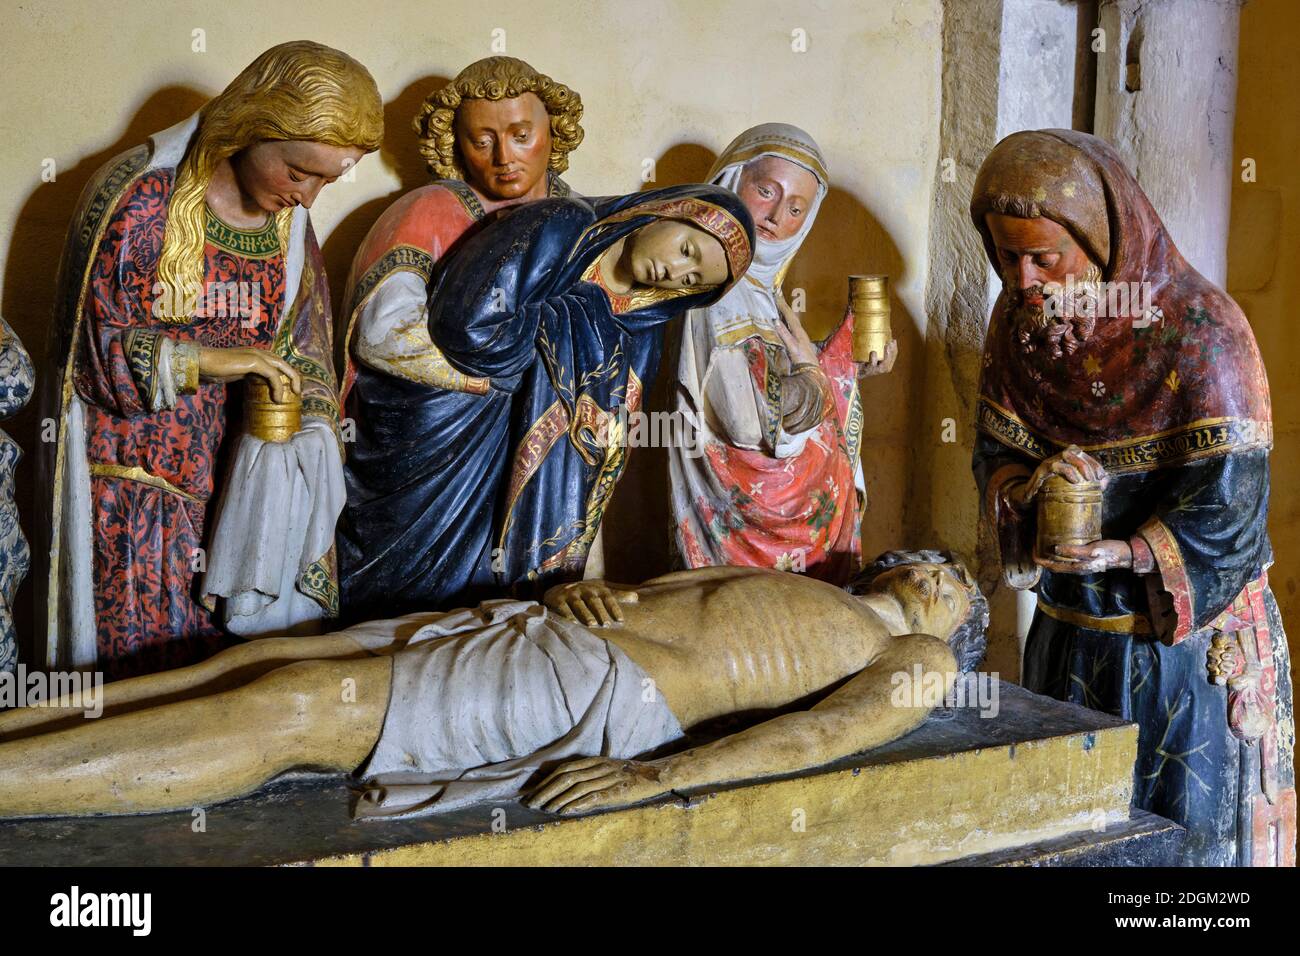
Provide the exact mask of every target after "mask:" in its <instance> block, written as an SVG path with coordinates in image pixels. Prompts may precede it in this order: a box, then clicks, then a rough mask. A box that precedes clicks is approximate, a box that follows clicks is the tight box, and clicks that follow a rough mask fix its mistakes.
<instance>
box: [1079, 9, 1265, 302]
mask: <svg viewBox="0 0 1300 956" xmlns="http://www.w3.org/2000/svg"><path fill="white" fill-rule="evenodd" d="M1240 13H1241V0H1102V2H1101V7H1100V23H1099V26H1100V27H1101V29H1102V30H1103V31H1104V38H1105V43H1106V49H1105V51H1104V52H1099V53H1098V60H1097V99H1096V113H1095V118H1094V132H1096V134H1097V135H1098V136H1100V137H1102V138H1103V139H1106V140H1108V141H1109V142H1111V143H1113V144H1114V145H1115V146H1116V147H1117V148H1118V149H1119V151H1120V153H1121V154H1122V155H1123V156H1124V158H1125V160H1126V161H1127V162H1128V164H1129V168H1130V169H1131V170H1132V171H1133V173H1134V174H1135V175H1136V176H1137V180H1138V182H1139V183H1140V184H1141V186H1142V188H1143V189H1144V190H1145V191H1146V194H1147V195H1148V196H1149V197H1150V199H1151V202H1152V203H1153V204H1154V205H1155V207H1156V211H1157V212H1158V213H1159V214H1160V218H1161V219H1163V220H1164V223H1165V225H1166V226H1167V227H1168V229H1169V233H1170V235H1171V236H1173V239H1174V242H1175V243H1176V244H1177V246H1178V248H1179V250H1180V251H1181V252H1182V253H1183V255H1184V256H1185V257H1186V259H1187V261H1188V262H1190V263H1191V264H1192V266H1193V267H1195V268H1196V270H1197V271H1199V272H1200V273H1201V274H1202V275H1204V276H1205V277H1206V278H1207V279H1209V280H1210V281H1212V282H1214V283H1217V284H1218V285H1220V286H1222V285H1224V284H1225V282H1226V280H1227V255H1228V210H1229V202H1230V198H1231V192H1232V174H1233V157H1232V125H1233V116H1234V113H1235V109H1234V107H1235V103H1236V97H1237V31H1238V21H1239V18H1240Z"/></svg>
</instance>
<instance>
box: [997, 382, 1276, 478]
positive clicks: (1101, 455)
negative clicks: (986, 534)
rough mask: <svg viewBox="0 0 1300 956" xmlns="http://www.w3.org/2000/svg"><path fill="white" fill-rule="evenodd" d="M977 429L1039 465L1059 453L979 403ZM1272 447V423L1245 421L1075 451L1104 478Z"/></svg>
mask: <svg viewBox="0 0 1300 956" xmlns="http://www.w3.org/2000/svg"><path fill="white" fill-rule="evenodd" d="M976 428H977V429H978V430H979V431H981V432H983V433H984V434H986V435H988V436H989V437H990V438H993V439H995V440H997V441H999V442H1001V443H1002V444H1004V445H1006V446H1007V447H1008V448H1012V449H1014V450H1016V451H1020V452H1023V453H1025V454H1027V455H1029V456H1031V457H1033V458H1038V459H1040V460H1041V459H1044V458H1048V457H1050V456H1051V455H1053V454H1055V453H1056V451H1058V450H1059V448H1060V447H1064V446H1060V445H1059V443H1057V442H1054V441H1052V440H1051V439H1048V438H1046V437H1044V436H1042V435H1039V434H1038V433H1037V432H1035V431H1034V430H1033V429H1032V428H1030V427H1029V426H1028V425H1026V424H1025V423H1024V422H1023V421H1021V420H1020V418H1019V417H1018V416H1017V415H1016V414H1015V413H1013V412H1011V411H1009V410H1007V409H1005V408H1003V407H1002V406H1001V405H999V404H998V403H997V402H993V401H990V400H989V399H988V398H981V399H980V401H979V408H978V411H977V412H976ZM1272 446H1273V423H1272V422H1266V421H1255V420H1254V419H1247V418H1205V419H1201V420H1200V421H1196V422H1191V423H1189V424H1187V425H1179V426H1178V427H1176V428H1169V429H1166V430H1164V431H1160V432H1156V433H1154V434H1151V435H1138V436H1135V437H1133V438H1126V439H1123V440H1121V441H1112V442H1101V443H1098V444H1092V445H1080V446H1079V447H1080V448H1082V449H1083V450H1084V451H1086V452H1087V453H1088V454H1089V455H1092V456H1093V457H1094V458H1096V459H1097V460H1098V461H1100V462H1101V464H1102V467H1104V468H1105V469H1106V470H1107V471H1108V472H1111V473H1112V474H1115V473H1127V472H1143V471H1152V470H1154V469H1156V468H1165V467H1171V466H1175V465H1184V464H1187V463H1189V462H1193V461H1199V460H1200V459H1202V458H1209V457H1214V456H1217V455H1226V454H1232V453H1237V452H1244V451H1251V450H1254V449H1260V448H1262V449H1268V448H1271V447H1272Z"/></svg>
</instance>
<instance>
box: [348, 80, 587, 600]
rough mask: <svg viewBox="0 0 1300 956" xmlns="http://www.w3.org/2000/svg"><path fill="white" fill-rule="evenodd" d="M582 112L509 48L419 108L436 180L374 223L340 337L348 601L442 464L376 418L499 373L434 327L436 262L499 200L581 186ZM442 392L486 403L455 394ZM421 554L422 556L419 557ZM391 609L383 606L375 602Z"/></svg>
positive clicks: (439, 589)
mask: <svg viewBox="0 0 1300 956" xmlns="http://www.w3.org/2000/svg"><path fill="white" fill-rule="evenodd" d="M581 118H582V99H581V97H579V95H578V94H577V93H576V92H574V91H573V90H571V89H569V88H568V87H567V86H564V85H563V84H562V83H557V82H555V81H554V80H552V79H551V78H550V77H549V76H546V75H544V74H541V73H538V72H537V71H536V70H534V69H533V68H532V67H531V66H529V65H528V64H527V63H524V62H523V61H522V60H517V59H514V58H512V57H505V56H495V57H488V58H487V59H483V60H479V61H477V62H475V63H472V64H471V65H470V66H468V67H466V68H465V69H464V70H462V71H461V72H460V74H459V75H457V77H456V78H455V79H454V80H452V81H451V82H450V83H449V84H447V86H446V87H444V88H442V89H440V90H437V91H436V92H434V93H433V94H432V95H430V96H429V98H428V99H427V100H426V101H425V104H424V107H423V109H422V110H421V112H420V114H419V115H418V116H417V117H416V118H415V128H416V131H417V132H418V133H419V135H420V149H421V152H422V154H423V155H424V157H425V158H426V160H427V161H428V165H429V171H430V172H431V173H432V174H433V176H434V177H435V179H436V181H435V182H433V183H430V184H429V185H427V186H421V187H420V188H418V189H414V190H412V191H411V192H409V193H407V194H406V195H404V196H402V197H401V198H400V199H398V200H397V202H395V203H393V205H392V206H390V207H389V208H388V209H387V210H385V212H384V213H383V215H382V216H380V217H379V219H378V220H377V221H376V222H375V225H374V226H373V227H372V228H371V230H370V233H369V234H368V235H367V236H366V239H365V241H364V242H363V243H362V244H361V247H360V248H359V249H358V251H357V254H356V258H355V259H354V261H353V264H352V272H351V275H350V277H349V282H348V292H347V294H346V297H345V302H346V303H347V307H346V310H345V315H344V318H343V322H344V326H343V331H342V333H341V334H340V336H339V369H340V376H341V379H342V383H343V407H344V413H345V415H346V417H348V418H349V419H351V421H352V422H353V423H354V424H355V435H354V436H353V441H352V442H350V443H349V446H348V455H347V462H346V465H345V473H346V479H347V485H348V496H347V498H348V500H347V505H346V507H345V510H344V515H343V519H342V522H341V524H340V529H339V534H340V542H341V551H340V559H341V572H342V577H343V592H344V594H343V602H344V605H345V608H346V610H347V611H348V612H349V614H351V615H352V616H355V615H356V614H357V613H362V612H365V611H366V609H365V608H364V607H363V606H362V605H364V604H365V603H367V602H368V601H369V599H370V598H371V597H372V596H375V595H376V594H377V593H378V592H375V591H374V590H373V589H372V588H371V587H370V585H369V583H367V582H368V581H369V579H370V578H373V577H374V576H375V575H376V574H377V573H378V574H380V575H381V576H382V573H383V572H382V568H383V566H384V565H386V564H388V563H391V562H393V561H394V560H402V559H401V557H400V555H401V549H403V548H404V547H406V546H407V541H408V540H409V536H410V534H412V533H415V532H414V531H409V532H406V533H405V534H403V532H404V531H406V529H402V528H400V527H399V526H397V525H394V524H393V523H392V522H391V521H389V520H388V519H387V518H386V517H385V515H386V514H387V513H388V512H389V511H390V508H391V506H393V505H394V504H397V505H399V506H400V503H401V499H402V498H404V497H405V496H406V495H407V494H408V489H407V483H408V482H411V483H414V484H415V485H417V486H418V485H419V484H420V483H421V481H422V477H423V476H422V475H421V474H420V472H419V468H420V467H422V466H423V467H428V466H430V464H431V463H430V462H429V461H427V460H423V461H422V460H420V459H418V458H415V457H408V456H407V455H406V454H405V451H406V448H407V444H406V442H402V443H400V444H398V445H396V446H395V445H393V444H391V442H390V440H391V438H392V435H391V434H388V433H383V434H380V433H379V432H377V431H376V429H375V427H374V426H375V423H376V422H377V421H378V420H380V419H385V418H389V417H391V416H393V415H396V414H400V413H401V407H400V406H401V400H400V399H396V398H395V394H396V393H402V394H403V395H405V396H409V397H410V399H411V400H412V401H414V402H415V403H416V404H421V403H426V402H435V401H438V400H439V399H438V397H439V396H441V395H443V393H446V392H456V393H459V394H460V395H464V396H478V400H479V402H481V403H484V404H485V403H486V402H487V401H488V400H487V398H486V397H485V396H486V395H487V384H486V382H485V381H483V380H481V379H476V378H474V377H473V376H470V375H467V374H465V373H464V372H462V371H460V370H459V369H457V368H456V367H454V366H453V365H452V364H451V363H450V362H449V361H448V360H447V358H446V356H445V355H443V353H442V351H441V349H439V347H438V346H437V345H436V344H435V343H434V341H433V339H432V338H431V337H430V335H429V321H428V318H429V316H428V283H429V280H430V277H431V276H432V274H433V271H434V267H435V266H436V265H437V263H438V261H439V260H440V259H441V258H442V257H443V256H444V255H445V254H447V253H448V252H449V251H450V250H452V249H453V248H455V247H457V245H458V244H459V243H460V242H461V241H462V240H463V239H464V238H465V237H466V236H467V235H468V234H470V233H471V232H472V231H473V230H474V229H476V228H477V227H478V226H480V225H482V224H483V223H485V222H486V221H487V220H488V219H489V218H490V217H491V214H492V213H493V212H494V211H496V210H497V209H500V208H503V207H506V206H511V205H517V204H519V203H523V202H529V201H532V200H534V199H541V198H544V197H547V196H552V197H555V196H568V195H569V194H570V189H569V187H568V185H567V184H566V183H565V182H564V180H562V179H561V178H560V174H561V173H562V172H564V170H565V169H567V168H568V163H569V159H568V156H569V153H570V152H571V151H572V150H573V149H575V148H576V147H577V146H578V145H579V144H580V143H581V142H582V136H583V131H582V126H581V125H580V120H581ZM395 401H396V402H397V405H396V406H394V402H395ZM442 401H444V402H458V401H466V402H471V403H472V402H474V399H471V398H466V399H457V398H454V397H452V396H445V397H443V398H442ZM443 454H444V455H447V456H450V457H452V458H454V457H456V456H464V455H472V454H473V449H465V448H460V447H459V446H458V444H457V442H456V440H455V439H454V438H453V439H452V445H451V446H449V447H447V448H445V449H444V450H443ZM464 504H465V505H467V506H470V507H473V506H474V505H473V503H469V502H465V503H464ZM446 518H447V520H455V519H456V515H455V514H450V515H447V516H446ZM390 533H391V534H393V535H394V537H391V538H390V537H388V535H389V534H390ZM412 560H413V561H417V562H418V560H419V559H418V557H417V556H415V555H413V556H412ZM376 563H377V565H378V567H376ZM423 570H424V571H427V570H428V569H427V568H425V569H423ZM445 595H446V591H445V588H443V586H442V585H441V584H440V583H439V582H438V581H437V580H433V579H429V580H428V582H427V588H426V589H425V590H422V591H421V590H419V589H418V588H417V589H416V590H413V591H411V592H410V594H409V597H410V598H412V599H418V598H420V597H421V596H424V597H427V598H429V599H430V600H436V599H437V598H439V597H442V596H445ZM385 612H386V609H385V607H384V606H383V604H382V603H381V604H378V605H376V606H373V607H371V608H369V611H368V613H371V614H376V613H385Z"/></svg>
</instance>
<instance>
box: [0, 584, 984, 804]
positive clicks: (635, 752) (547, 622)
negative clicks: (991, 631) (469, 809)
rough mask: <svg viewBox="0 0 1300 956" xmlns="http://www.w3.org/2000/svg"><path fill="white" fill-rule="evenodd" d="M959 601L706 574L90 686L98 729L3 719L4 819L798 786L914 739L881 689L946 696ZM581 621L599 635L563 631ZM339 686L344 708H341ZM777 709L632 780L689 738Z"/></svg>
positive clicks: (562, 591)
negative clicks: (282, 796) (337, 790)
mask: <svg viewBox="0 0 1300 956" xmlns="http://www.w3.org/2000/svg"><path fill="white" fill-rule="evenodd" d="M971 589H972V583H971V581H970V579H969V577H968V576H966V575H964V574H963V573H961V570H960V568H958V567H953V566H949V565H941V564H932V563H919V564H912V563H904V564H900V565H899V566H897V567H893V568H891V569H889V570H886V571H884V572H882V573H880V574H879V575H878V576H877V577H875V579H874V581H873V582H872V583H871V584H870V585H869V586H867V588H866V592H865V593H864V595H863V596H861V597H855V596H852V595H850V594H848V593H847V592H845V591H844V590H842V589H840V588H837V587H834V586H832V585H829V584H826V583H824V582H821V581H816V580H813V579H811V578H809V577H807V576H804V575H793V574H782V573H780V572H776V571H771V570H767V569H761V568H705V569H699V570H692V571H680V572H676V573H674V574H669V575H666V576H664V577H660V578H656V579H654V580H651V581H647V582H646V583H645V584H642V585H640V586H639V587H636V588H629V587H624V586H620V585H610V584H606V583H605V582H601V581H586V582H578V583H576V584H568V585H559V586H557V587H556V588H554V589H553V590H551V591H550V592H548V594H547V595H546V598H545V604H539V603H537V602H533V601H516V600H493V601H487V602H484V603H483V604H481V605H479V606H478V607H475V608H469V609H464V610H458V611H452V612H444V613H438V612H428V611H426V612H423V613H419V614H412V615H409V616H407V617H403V618H398V619H395V620H384V621H373V622H370V623H367V624H362V625H357V626H355V627H352V628H349V629H347V630H344V631H341V632H339V633H336V634H330V635H327V636H323V637H314V638H294V639H290V640H283V639H270V640H259V641H251V642H249V643H247V644H244V645H242V646H240V647H235V648H231V649H229V650H227V651H224V652H222V653H221V654H220V655H218V656H217V657H215V658H213V659H212V660H210V661H207V662H204V663H203V664H199V665H196V666H195V667H192V668H187V669H185V670H181V671H175V672H172V673H169V674H155V675H150V676H148V677H141V678H138V679H135V680H130V681H122V682H119V683H116V684H113V685H110V686H109V687H107V688H105V692H104V695H103V700H102V702H103V707H104V713H103V717H102V719H99V720H84V719H82V718H81V715H80V713H79V712H77V711H75V710H74V711H73V712H72V714H71V715H69V713H68V711H66V710H62V711H61V710H58V709H51V708H26V709H22V710H16V711H11V712H9V713H6V714H2V715H0V739H2V740H3V741H4V742H3V743H0V816H5V817H15V816H31V815H41V816H48V815H56V816H61V815H78V814H88V813H140V812H149V811H162V810H172V809H177V808H190V807H194V806H196V805H200V804H208V803H213V802H216V801H219V800H223V799H228V798H231V797H236V796H239V795H241V794H245V793H248V792H250V791H252V790H254V789H255V788H257V787H258V786H260V785H261V784H262V783H264V782H266V781H267V780H268V779H269V778H271V777H273V776H274V775H276V774H278V773H281V772H283V771H286V770H290V769H292V768H295V767H302V766H312V767H316V768H322V769H332V770H336V771H341V772H349V773H350V772H354V771H355V772H356V773H357V775H358V776H359V777H360V778H361V779H362V781H363V782H364V784H365V786H366V789H365V792H364V793H363V795H362V799H361V800H360V801H359V802H358V804H357V807H356V811H355V812H356V814H357V815H359V816H362V817H375V818H385V817H400V816H411V815H422V814H427V813H437V812H442V811H446V810H451V809H454V808H456V807H459V806H464V805H466V804H469V803H474V802H480V801H487V800H503V799H510V798H512V797H515V796H516V795H519V794H521V793H523V794H525V799H526V800H527V801H528V802H529V803H530V804H531V805H533V806H536V807H540V808H543V809H545V810H548V811H552V812H559V813H576V812H582V811H586V810H593V809H598V808H605V807H616V806H624V805H628V804H633V803H637V802H639V801H642V800H647V799H651V798H653V797H656V796H659V795H661V794H665V793H667V792H668V791H669V790H672V789H685V788H691V787H700V786H706V785H709V784H715V783H721V782H725V781H729V780H740V779H749V778H754V777H764V776H770V775H772V774H779V773H788V772H792V771H797V770H802V769H805V768H809V767H814V766H817V765H819V764H823V763H826V762H828V761H831V760H834V759H836V758H839V757H843V756H847V755H848V754H852V753H856V752H858V751H861V750H866V749H868V748H871V747H875V746H878V745H880V744H883V743H886V742H888V741H890V740H894V739H896V738H898V737H900V736H902V735H903V734H905V733H907V732H908V731H910V730H912V729H913V728H914V727H916V726H918V725H919V724H920V723H921V722H922V721H923V720H925V718H926V716H927V714H928V713H929V710H930V707H929V706H928V705H927V704H926V702H925V701H924V699H923V700H919V701H917V702H916V704H915V705H914V706H899V705H898V704H897V703H896V702H895V700H894V699H893V697H894V694H893V689H894V688H895V687H896V682H895V681H894V680H893V677H894V675H896V674H898V673H917V674H919V675H920V679H922V680H924V681H925V682H926V683H927V684H930V683H933V684H935V686H940V685H941V686H942V687H943V688H944V690H945V691H947V690H949V689H951V687H952V686H953V683H954V681H955V680H956V676H957V660H956V657H955V655H954V652H953V650H952V649H951V648H950V644H952V645H958V646H962V645H964V644H965V643H966V641H965V638H964V637H963V635H968V634H970V633H971V632H972V630H976V631H979V632H981V633H982V630H983V625H984V622H985V619H984V617H983V614H982V612H981V610H979V607H980V606H977V605H974V604H972V601H971V597H972V590H971ZM592 609H597V610H598V611H599V615H600V619H601V621H602V622H604V624H603V625H597V624H596V623H594V622H593V623H592V624H590V625H587V624H582V623H579V622H578V621H577V620H575V618H576V617H589V616H590V615H591V614H592V613H593V611H592ZM344 680H352V681H354V682H355V687H356V694H355V697H350V696H345V695H340V694H339V685H340V681H344ZM647 686H653V687H655V688H656V692H655V693H654V694H649V695H647V694H645V692H644V691H645V688H646V687H647ZM216 687H220V688H222V691H221V692H220V693H215V694H214V693H213V689H214V688H216ZM810 698H811V699H813V700H815V701H816V702H815V703H812V704H811V706H810V705H809V699H810ZM164 701H165V702H167V703H166V710H167V717H168V719H167V720H166V721H165V722H164V721H160V720H158V719H157V715H158V713H159V710H158V707H157V706H156V704H157V703H162V702H164ZM789 705H796V707H795V709H792V710H790V712H788V713H783V714H782V715H781V716H777V717H775V718H773V719H770V720H765V721H763V722H760V723H754V724H753V725H752V726H749V727H748V728H746V729H743V730H740V731H739V732H736V733H732V734H731V735H729V736H725V737H722V738H720V739H717V740H715V741H712V742H710V743H707V744H703V745H700V746H695V747H690V748H688V749H684V746H685V745H684V743H678V746H677V751H678V752H674V753H669V754H668V755H667V756H655V757H654V759H642V760H637V759H633V758H636V757H638V756H640V755H643V754H645V753H646V752H647V751H650V750H653V749H655V748H658V747H660V746H662V745H665V744H668V745H671V744H673V743H675V742H679V741H681V738H682V736H683V731H684V730H685V731H690V730H691V729H692V728H695V727H697V726H699V725H701V724H704V723H705V722H707V721H710V720H716V719H717V718H720V717H723V716H726V715H735V714H743V713H745V712H749V713H751V714H754V713H759V712H762V711H764V710H772V709H778V708H783V707H788V706H789ZM164 744H165V746H164ZM91 751H93V752H95V753H97V754H99V755H100V757H99V759H97V760H96V761H95V762H94V763H93V764H92V765H87V764H86V762H85V761H84V759H83V756H84V754H85V753H87V752H91Z"/></svg>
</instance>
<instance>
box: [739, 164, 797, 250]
mask: <svg viewBox="0 0 1300 956" xmlns="http://www.w3.org/2000/svg"><path fill="white" fill-rule="evenodd" d="M736 194H737V195H738V196H740V200H741V202H743V203H744V204H745V208H747V209H748V210H749V214H750V215H751V216H753V217H754V231H755V232H757V233H758V235H759V237H760V238H762V239H766V240H767V241H768V242H779V241H780V240H782V239H789V238H790V237H791V236H793V235H794V234H795V233H796V232H798V231H799V228H800V227H801V226H802V225H803V224H804V220H806V219H807V218H808V210H809V209H810V208H812V203H813V200H814V199H816V198H817V177H816V176H814V175H813V174H812V172H810V171H809V170H807V169H805V168H804V167H802V166H800V165H799V164H798V163H792V162H790V161H789V160H788V159H781V158H780V157H779V156H760V157H759V158H758V159H755V160H753V161H752V162H750V163H747V164H746V165H745V168H744V169H742V170H741V171H740V182H739V184H738V185H737V187H736Z"/></svg>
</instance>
